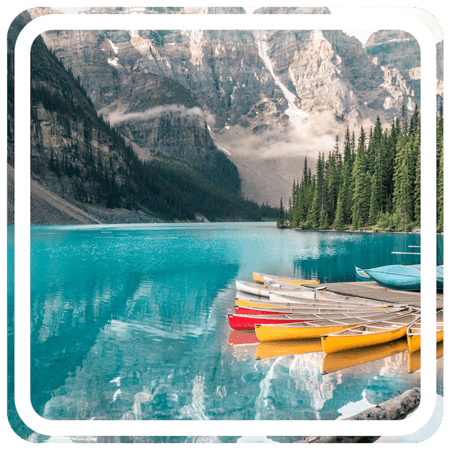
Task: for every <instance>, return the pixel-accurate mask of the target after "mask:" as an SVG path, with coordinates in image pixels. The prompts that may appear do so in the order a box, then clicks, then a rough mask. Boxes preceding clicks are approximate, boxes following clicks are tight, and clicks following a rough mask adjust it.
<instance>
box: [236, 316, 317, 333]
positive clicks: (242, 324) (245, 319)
mask: <svg viewBox="0 0 450 450" xmlns="http://www.w3.org/2000/svg"><path fill="white" fill-rule="evenodd" d="M311 321H312V319H302V320H299V319H276V320H275V319H267V318H265V317H264V316H258V317H251V316H237V315H233V314H228V323H229V324H230V327H231V328H232V329H233V330H253V329H254V328H255V325H257V324H282V323H299V322H311Z"/></svg>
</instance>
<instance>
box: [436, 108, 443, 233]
mask: <svg viewBox="0 0 450 450" xmlns="http://www.w3.org/2000/svg"><path fill="white" fill-rule="evenodd" d="M436 125H437V129H436V177H437V178H436V213H437V232H438V233H441V232H442V231H444V115H443V105H442V103H441V105H440V107H439V113H438V117H437V124H436Z"/></svg>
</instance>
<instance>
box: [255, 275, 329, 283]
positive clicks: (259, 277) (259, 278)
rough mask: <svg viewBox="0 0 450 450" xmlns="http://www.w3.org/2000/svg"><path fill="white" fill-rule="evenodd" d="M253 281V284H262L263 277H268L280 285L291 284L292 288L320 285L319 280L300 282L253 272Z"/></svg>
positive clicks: (299, 280)
mask: <svg viewBox="0 0 450 450" xmlns="http://www.w3.org/2000/svg"><path fill="white" fill-rule="evenodd" d="M252 275H253V280H254V281H255V283H264V277H269V278H271V279H272V280H275V281H280V282H281V283H286V284H291V285H293V286H302V285H304V284H320V281H319V280H301V279H295V278H289V277H280V276H277V275H266V274H263V273H257V272H253V274H252Z"/></svg>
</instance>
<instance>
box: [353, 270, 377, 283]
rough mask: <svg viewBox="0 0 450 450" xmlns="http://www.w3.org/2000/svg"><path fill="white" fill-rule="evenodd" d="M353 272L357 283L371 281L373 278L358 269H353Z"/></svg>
mask: <svg viewBox="0 0 450 450" xmlns="http://www.w3.org/2000/svg"><path fill="white" fill-rule="evenodd" d="M355 272H356V280H357V281H370V280H373V278H372V277H371V276H370V275H369V274H368V273H367V272H366V271H365V270H362V269H360V268H359V267H355Z"/></svg>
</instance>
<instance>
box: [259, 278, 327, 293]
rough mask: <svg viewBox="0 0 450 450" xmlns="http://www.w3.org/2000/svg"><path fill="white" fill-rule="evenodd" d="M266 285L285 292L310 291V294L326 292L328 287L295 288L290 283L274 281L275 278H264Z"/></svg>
mask: <svg viewBox="0 0 450 450" xmlns="http://www.w3.org/2000/svg"><path fill="white" fill-rule="evenodd" d="M264 285H266V286H272V287H274V288H277V289H282V290H285V291H289V290H295V291H299V290H301V291H310V292H317V291H326V290H327V287H326V286H321V287H317V288H315V287H308V286H295V285H293V284H289V283H283V282H281V281H277V280H274V279H273V278H269V277H264Z"/></svg>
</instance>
